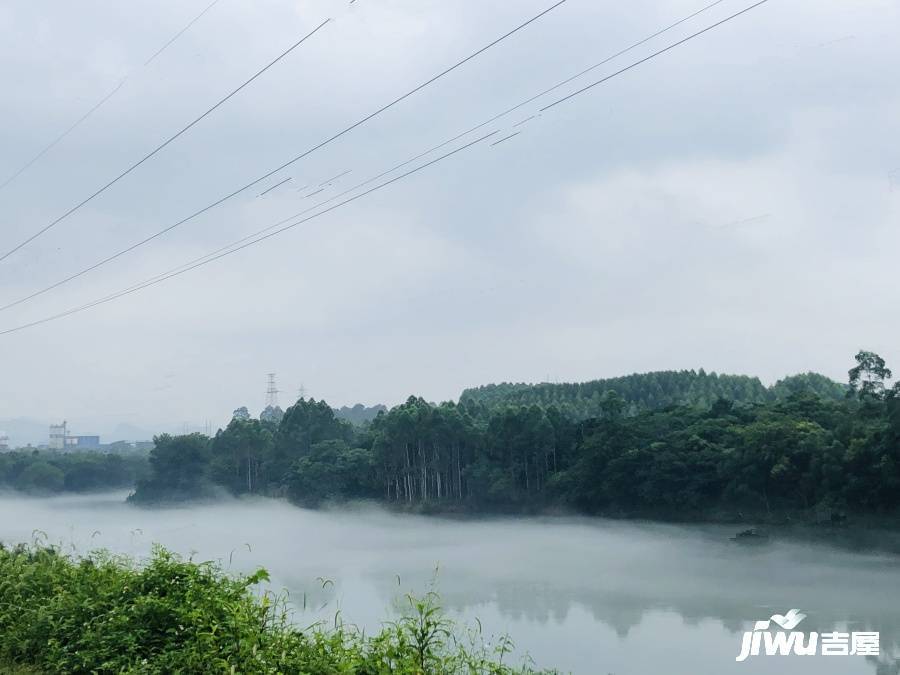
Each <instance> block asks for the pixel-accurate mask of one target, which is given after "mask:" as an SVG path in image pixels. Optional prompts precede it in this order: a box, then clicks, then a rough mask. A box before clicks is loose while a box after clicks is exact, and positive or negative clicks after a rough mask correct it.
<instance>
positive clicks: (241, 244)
mask: <svg viewBox="0 0 900 675" xmlns="http://www.w3.org/2000/svg"><path fill="white" fill-rule="evenodd" d="M765 2H768V0H760V2H757V3H756V4H754V5H751V6H750V7H747V8H745V9H743V10H741V11H740V12H737V13H735V14H732V15H731V16H729V17H727V18H725V19H723V20H721V21H718V22H716V23H714V24H712V25H710V26H708V27H707V28H704V29H703V30H701V31H698V32H696V33H694V34H692V35H690V36H688V37H687V38H684V39H682V40H679V41H678V42H675V43H672V44H671V45H669V46H668V47H665V48H664V49H661V50H659V51H657V52H654V54H652V55H650V56H648V57H645V58H643V59H640V60H638V61H635V62H634V63H633V64H631V65H629V66H627V67H625V68H622V69H620V70H618V71H616V72H615V73H613V74H612V75H610V76H608V77H606V78H603V80H600V81H598V82H595V83H593V84H591V85H589V86H588V87H584V88H583V89H581V90H579V91H578V92H575V93H574V94H572V95H570V96H568V97H566V98H564V99H560V102H561V101H563V100H568V99H569V98H572V96H574V95H577V94H578V93H581V92H584V91H587V90H589V89H591V88H593V87H595V86H597V85H599V84H601V83H602V82H606V81H608V80H610V79H612V78H613V77H616V76H618V75H621V74H622V73H625V72H628V71H629V70H631V69H632V68H634V67H636V66H638V65H640V64H642V63H646V62H647V61H649V60H650V59H652V58H655V57H657V56H660V55H661V54H665V53H666V52H668V51H670V50H671V49H673V48H675V47H677V46H679V45H681V44H684V43H685V42H687V41H689V40H691V39H693V38H695V37H697V36H699V35H702V34H704V33H706V32H708V31H710V30H712V29H713V28H716V27H717V26H721V25H722V24H724V23H726V22H728V21H730V20H732V19H734V18H737V17H738V16H741V15H742V14H745V13H746V12H748V11H750V10H751V9H754V8H755V7H758V6H759V5H762V4H764V3H765ZM553 105H556V104H555V103H554V104H551V105H550V106H547V108H550V107H553ZM497 133H498V132H497V131H493V132H491V133H490V134H487V135H485V136H482V137H480V138H478V139H476V140H474V141H472V142H470V143H468V144H466V145H463V146H461V147H459V148H457V149H456V150H453V151H451V152H449V153H446V154H444V155H441V156H440V157H438V158H436V159H434V160H431V161H429V162H427V163H425V164H423V165H421V166H419V167H416V168H415V169H412V170H410V171H408V172H406V173H403V174H400V175H399V176H396V177H394V178H391V179H389V180H387V181H385V182H384V183H381V184H379V185H377V186H375V187H373V188H371V189H369V190H367V191H365V192H362V193H360V194H358V195H355V196H353V197H350V198H348V199H346V200H344V201H342V202H340V203H338V204H335V205H333V206H330V207H328V208H326V209H324V210H322V211H319V212H317V213H314V214H313V215H311V216H308V217H306V218H302V219H300V220H298V221H296V222H293V223H290V224H288V225H285V226H284V227H281V228H280V229H277V230H274V231H272V232H268V233H267V234H263V233H264V232H266V231H267V230H271V229H272V228H274V227H276V226H277V225H280V224H281V223H284V222H285V221H280V222H279V223H276V224H275V225H272V226H269V227H268V228H265V229H263V230H261V231H259V232H257V233H255V234H252V235H249V236H248V237H244V238H243V239H241V240H238V241H237V242H235V243H233V244H229V245H228V246H226V247H224V248H222V249H218V251H216V252H213V253H211V254H207V255H206V256H203V257H201V258H197V259H195V261H192V262H189V263H186V264H185V265H182V266H181V267H179V268H175V270H173V271H171V272H168V273H163V274H161V275H157V276H156V277H151V278H150V279H149V280H147V281H145V282H142V283H140V284H137V285H135V286H131V287H129V288H127V289H125V290H123V291H119V292H118V293H114V294H112V295H109V296H106V297H104V298H100V299H99V300H95V301H93V302H91V303H88V304H86V305H82V306H80V307H76V308H73V309H70V310H67V311H65V312H61V313H59V314H55V315H53V316H50V317H46V318H44V319H39V320H37V321H33V322H31V323H27V324H23V325H21V326H16V327H14V328H9V329H6V330H4V331H0V335H7V334H9V333H14V332H17V331H21V330H25V329H27V328H31V327H33V326H36V325H40V324H43V323H47V322H49V321H54V320H56V319H59V318H63V317H65V316H69V315H71V314H75V313H77V312H81V311H84V310H87V309H90V308H92V307H95V306H97V305H99V304H104V303H106V302H111V301H112V300H115V299H117V298H119V297H122V296H124V295H130V294H131V293H135V292H137V291H139V290H142V289H143V288H147V287H148V286H153V285H155V284H158V283H161V282H163V281H165V280H167V279H170V278H172V277H175V276H180V275H181V274H184V273H186V272H188V271H190V270H193V269H196V268H198V267H202V266H204V265H207V264H209V263H211V262H213V261H215V260H218V259H220V258H224V257H225V256H228V255H231V254H232V253H236V252H237V251H240V250H243V249H245V248H248V247H249V246H253V245H255V244H258V243H259V242H261V241H264V240H266V239H269V238H271V237H274V236H277V235H279V234H281V233H282V232H285V231H286V230H289V229H291V228H294V227H297V226H298V225H301V224H303V223H306V222H308V221H310V220H312V219H314V218H318V217H319V216H322V215H324V214H326V213H330V212H331V211H334V210H335V209H338V208H340V207H342V206H344V205H346V204H349V203H350V202H353V201H356V200H357V199H361V198H362V197H365V196H367V195H369V194H371V193H373V192H375V191H377V190H380V189H382V188H384V187H387V186H388V185H391V184H393V183H396V182H398V181H400V180H403V179H405V178H406V177H408V176H410V175H412V174H414V173H417V172H419V171H421V170H423V169H425V168H427V167H429V166H432V165H433V164H436V163H438V162H440V161H442V160H444V159H446V158H447V157H450V156H452V155H455V154H456V153H458V152H461V151H462V150H465V149H467V148H469V147H471V146H473V145H475V144H477V143H480V142H481V141H483V140H486V139H487V138H490V137H491V136H494V135H496V134H497ZM518 133H521V132H517V133H515V134H512V135H510V136H507V137H504V138H501V139H500V140H499V141H497V142H495V143H492V144H491V145H492V146H493V145H497V144H498V143H502V142H503V141H505V140H508V139H510V138H512V137H514V136H516V135H518ZM383 175H384V174H381V176H383ZM371 180H372V179H370V181H367V183H368V182H371ZM360 185H363V184H360ZM358 187H359V186H357V188H358ZM357 188H350V191H352V190H354V189H357ZM343 194H346V192H345V193H343ZM333 199H334V198H332V199H329V200H326V201H325V202H322V203H321V204H319V205H317V206H315V207H312V209H315V208H319V207H320V206H323V205H324V204H327V203H328V202H329V201H333ZM312 209H308V210H307V211H309V210H312ZM301 213H302V212H301ZM297 215H299V214H297ZM291 219H292V218H289V219H285V220H291ZM253 237H256V238H255V239H253ZM248 240H249V241H248Z"/></svg>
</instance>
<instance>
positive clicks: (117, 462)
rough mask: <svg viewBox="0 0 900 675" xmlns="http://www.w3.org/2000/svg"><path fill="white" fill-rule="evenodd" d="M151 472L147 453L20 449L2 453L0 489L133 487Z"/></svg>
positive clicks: (46, 491)
mask: <svg viewBox="0 0 900 675" xmlns="http://www.w3.org/2000/svg"><path fill="white" fill-rule="evenodd" d="M148 472H149V466H148V464H147V458H146V455H144V454H140V453H130V454H117V453H99V452H65V453H64V452H56V451H53V450H19V451H16V452H4V453H0V489H2V488H6V489H11V490H19V491H21V492H28V493H34V494H53V493H57V492H91V491H98V490H113V489H120V488H130V487H133V486H134V484H135V482H137V481H138V480H140V479H141V478H143V477H145V476H146V475H147V473H148Z"/></svg>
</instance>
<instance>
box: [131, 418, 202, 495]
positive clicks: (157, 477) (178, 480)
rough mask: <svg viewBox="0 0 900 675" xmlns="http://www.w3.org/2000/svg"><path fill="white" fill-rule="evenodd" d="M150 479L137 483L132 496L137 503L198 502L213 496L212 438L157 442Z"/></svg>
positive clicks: (156, 439)
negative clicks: (211, 488) (211, 474)
mask: <svg viewBox="0 0 900 675" xmlns="http://www.w3.org/2000/svg"><path fill="white" fill-rule="evenodd" d="M153 443H154V447H153V450H151V451H150V476H149V477H147V478H145V479H144V480H141V481H139V482H138V484H137V489H136V490H135V492H134V494H133V495H131V497H129V499H130V500H132V501H136V502H162V501H167V500H184V499H194V498H200V497H204V496H207V495H208V494H209V485H210V484H209V480H208V472H209V464H210V459H211V455H210V447H209V438H207V437H206V436H204V435H202V434H190V435H187V436H170V435H169V434H162V435H161V436H156V437H154V439H153Z"/></svg>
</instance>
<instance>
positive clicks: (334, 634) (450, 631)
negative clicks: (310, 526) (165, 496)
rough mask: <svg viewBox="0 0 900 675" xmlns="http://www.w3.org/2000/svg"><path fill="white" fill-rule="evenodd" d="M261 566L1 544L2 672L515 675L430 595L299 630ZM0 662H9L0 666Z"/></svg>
mask: <svg viewBox="0 0 900 675" xmlns="http://www.w3.org/2000/svg"><path fill="white" fill-rule="evenodd" d="M267 579H268V575H267V574H266V572H265V570H259V571H258V572H256V573H255V574H253V575H250V576H243V577H232V576H229V575H226V574H225V573H224V572H223V571H222V570H221V569H220V568H219V567H217V566H216V565H215V564H212V563H194V562H191V561H187V560H183V559H182V558H180V557H178V556H176V555H174V554H173V553H170V552H169V551H166V550H165V549H162V548H157V549H156V550H155V551H154V553H153V555H152V557H151V558H150V559H149V560H148V561H146V562H145V563H143V564H138V563H136V562H135V561H133V560H131V559H128V558H124V557H121V556H113V555H111V554H109V553H105V552H94V553H92V554H90V555H88V556H86V557H81V558H75V557H71V556H67V555H64V554H62V553H60V551H59V550H58V549H56V548H54V547H46V546H38V545H34V546H18V547H15V548H5V547H3V546H0V673H10V674H12V675H33V674H35V673H76V674H77V673H85V674H87V673H97V674H106V673H140V674H142V675H143V674H157V673H158V674H162V673H166V674H168V673H229V674H237V673H247V674H250V673H252V674H256V673H259V674H262V673H287V674H290V675H294V674H297V675H301V674H304V673H309V674H310V675H331V674H334V675H345V674H346V675H350V674H354V675H356V674H359V675H388V674H391V675H395V674H396V675H406V674H409V675H413V674H415V675H430V674H435V675H437V674H440V675H445V674H446V675H457V674H458V675H482V674H483V675H513V674H515V673H534V672H536V671H534V670H532V669H530V668H529V667H527V666H523V667H518V668H517V667H511V666H509V665H507V664H505V663H504V662H503V661H504V658H506V657H508V656H509V653H510V651H511V649H512V646H511V643H510V642H509V641H508V640H501V641H500V642H499V643H497V644H496V645H494V646H491V645H487V644H485V643H484V642H483V640H482V639H481V635H480V631H476V630H473V629H465V628H463V627H460V626H456V625H454V624H453V623H451V622H450V621H449V620H448V619H446V618H445V617H444V616H443V615H442V614H441V611H440V608H439V607H438V604H437V598H436V596H434V595H433V594H429V595H428V596H426V597H425V598H422V599H417V598H412V597H410V598H409V611H408V612H407V614H406V615H405V616H403V617H402V618H401V619H399V620H397V621H393V622H388V623H385V624H384V626H383V628H382V630H381V631H380V632H379V633H378V634H376V635H372V636H366V635H365V634H364V633H362V632H361V631H359V630H357V629H355V628H354V627H350V626H345V625H342V624H340V623H339V622H338V621H336V622H335V626H333V627H325V626H323V625H321V624H317V625H314V626H311V627H309V628H306V629H303V630H300V629H297V628H296V627H295V626H294V625H293V624H292V623H291V621H290V612H289V609H288V607H287V605H286V603H285V601H284V599H283V598H282V597H280V596H276V595H272V594H270V593H266V594H263V595H258V594H257V593H255V592H254V590H253V587H254V586H255V585H256V584H258V583H259V582H261V581H264V580H267ZM2 664H6V665H5V666H4V665H2Z"/></svg>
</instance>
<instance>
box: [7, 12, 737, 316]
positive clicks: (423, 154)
mask: <svg viewBox="0 0 900 675" xmlns="http://www.w3.org/2000/svg"><path fill="white" fill-rule="evenodd" d="M724 1H725V0H715V2H712V3H710V4H708V5H706V6H704V7H701V8H700V9H698V10H697V11H695V12H693V13H691V14H688V15H687V16H685V17H684V18H682V19H679V20H678V21H676V22H674V23H671V24H669V25H668V26H666V27H665V28H661V29H659V30H657V31H656V32H655V33H652V34H651V35H648V36H647V37H645V38H643V39H642V40H638V41H637V42H635V43H634V44H632V45H630V46H628V47H625V48H624V49H621V50H619V51H618V52H616V53H615V54H612V55H610V56H607V57H606V58H605V59H603V60H602V61H600V62H599V63H595V64H594V65H593V66H590V67H589V68H585V69H584V70H582V71H581V72H579V73H576V74H575V75H572V76H571V77H568V78H566V79H565V80H563V81H562V82H558V83H557V84H555V85H553V86H552V87H550V88H548V89H544V90H543V91H542V92H541V93H539V94H536V95H534V96H532V97H531V98H529V99H527V100H525V101H522V102H521V103H519V104H517V105H514V106H513V107H512V108H508V109H506V110H505V111H503V112H502V113H500V114H498V115H494V116H493V117H491V118H490V119H488V120H485V121H484V122H482V123H481V124H477V125H476V126H474V127H472V128H471V129H468V130H467V131H464V132H462V133H461V134H457V135H456V136H453V137H452V138H449V139H447V140H446V141H444V142H442V143H440V144H438V145H435V146H434V147H432V148H429V149H428V150H425V151H424V152H420V153H419V154H417V155H416V156H415V157H411V158H409V159H407V160H405V161H403V162H400V164H397V165H395V166H393V167H391V168H390V169H388V170H387V171H384V172H382V173H380V174H378V175H377V176H373V177H372V178H369V179H368V180H365V181H363V182H362V183H358V184H357V185H354V186H353V187H351V188H349V189H347V190H344V191H343V192H341V193H339V194H337V195H335V196H334V197H332V198H331V200H335V199H339V198H341V197H343V196H344V195H346V194H349V193H351V192H353V191H354V190H358V189H359V188H361V187H365V186H366V185H369V184H370V183H374V182H375V181H376V180H378V179H379V178H384V177H385V176H387V175H389V174H391V173H393V172H394V171H397V170H398V169H402V168H403V167H404V166H408V165H410V164H412V163H413V162H415V161H417V160H420V159H422V158H423V157H427V156H428V155H430V154H431V153H433V152H435V151H437V150H440V149H441V148H444V147H446V146H448V145H450V144H451V143H455V142H456V141H458V140H459V139H461V138H464V137H465V136H468V135H469V134H471V133H473V132H475V131H478V130H479V129H483V128H484V127H486V126H487V125H489V124H491V123H492V122H496V121H497V120H499V119H501V118H503V117H506V116H507V115H509V114H510V113H511V112H515V111H516V110H519V109H520V108H523V107H525V106H526V105H528V104H529V103H532V102H533V101H536V100H537V99H539V98H541V97H542V96H545V95H547V94H549V93H550V92H552V91H556V90H557V89H559V88H560V87H563V86H565V85H566V84H568V83H570V82H572V81H573V80H576V79H578V78H579V77H582V76H584V75H586V74H587V73H589V72H591V71H592V70H595V69H597V68H599V67H600V66H602V65H604V64H606V63H609V62H610V61H612V60H613V59H615V58H617V57H619V56H622V55H623V54H626V53H628V52H630V51H632V50H634V49H636V48H637V47H640V46H641V45H643V44H645V43H647V42H649V41H650V40H652V39H653V38H655V37H658V36H660V35H662V34H663V33H666V32H667V31H670V30H672V29H673V28H676V27H678V26H680V25H681V24H683V23H685V22H687V21H689V20H691V19H693V18H694V17H696V16H698V15H700V14H702V13H703V12H706V11H708V10H710V9H712V8H713V7H715V6H716V5H719V4H721V3H722V2H724ZM537 116H538V115H532V116H531V117H529V118H527V119H525V120H522V121H521V122H519V123H518V124H516V125H514V126H519V125H520V124H524V123H525V122H528V121H529V120H531V119H534V118H535V117H537ZM319 192H322V190H318V191H316V192H313V193H312V194H310V195H307V196H306V197H311V196H312V195H315V194H319ZM306 197H304V199H306ZM331 200H329V201H331ZM324 203H327V202H324ZM310 210H311V209H307V210H306V211H301V212H300V213H298V214H294V216H291V218H293V217H296V216H298V215H301V214H303V213H307V212H308V211H310ZM282 222H285V221H282ZM279 224H280V223H276V225H279ZM273 227H275V225H273ZM4 309H5V307H0V311H3V310H4Z"/></svg>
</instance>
